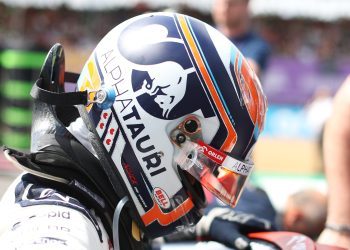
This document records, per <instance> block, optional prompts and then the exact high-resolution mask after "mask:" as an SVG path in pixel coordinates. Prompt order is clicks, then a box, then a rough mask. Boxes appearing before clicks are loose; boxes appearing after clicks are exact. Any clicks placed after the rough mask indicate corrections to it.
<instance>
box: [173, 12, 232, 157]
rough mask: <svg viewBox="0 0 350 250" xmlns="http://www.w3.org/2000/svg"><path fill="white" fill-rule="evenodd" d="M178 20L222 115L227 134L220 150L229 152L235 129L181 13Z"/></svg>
mask: <svg viewBox="0 0 350 250" xmlns="http://www.w3.org/2000/svg"><path fill="white" fill-rule="evenodd" d="M177 18H178V21H179V23H180V27H181V30H182V32H183V34H184V35H185V38H186V40H187V42H188V45H189V47H190V50H191V52H192V55H193V57H194V59H195V61H196V64H197V66H198V68H199V70H200V72H201V75H202V76H203V79H204V82H205V84H206V85H207V87H208V89H209V92H210V94H211V96H212V98H213V100H214V103H215V105H216V107H217V109H218V111H219V113H220V115H221V117H222V120H223V122H224V124H225V127H226V129H227V132H228V135H227V137H226V139H225V141H224V143H223V144H222V146H221V148H220V149H221V150H223V151H226V152H231V151H232V149H233V147H234V145H235V143H236V141H237V134H236V131H235V130H234V128H233V125H232V123H231V121H230V119H229V117H228V115H227V113H226V111H225V108H224V105H223V104H222V102H221V100H220V97H219V95H218V93H217V91H216V89H215V86H214V84H213V82H212V80H211V78H210V75H209V73H208V71H207V68H206V67H205V64H204V62H203V59H202V57H201V55H200V52H199V50H198V48H197V46H196V43H195V41H194V38H193V36H192V34H191V32H190V29H189V27H188V25H187V23H186V19H185V17H184V16H183V15H177Z"/></svg>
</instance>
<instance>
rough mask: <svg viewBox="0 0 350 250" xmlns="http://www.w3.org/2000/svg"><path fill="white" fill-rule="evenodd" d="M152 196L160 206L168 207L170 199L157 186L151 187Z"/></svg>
mask: <svg viewBox="0 0 350 250" xmlns="http://www.w3.org/2000/svg"><path fill="white" fill-rule="evenodd" d="M153 196H154V198H155V200H156V202H157V203H158V205H159V206H160V207H161V208H164V209H168V208H170V200H169V197H168V195H167V194H166V193H165V191H164V190H163V189H161V188H159V187H156V188H154V189H153Z"/></svg>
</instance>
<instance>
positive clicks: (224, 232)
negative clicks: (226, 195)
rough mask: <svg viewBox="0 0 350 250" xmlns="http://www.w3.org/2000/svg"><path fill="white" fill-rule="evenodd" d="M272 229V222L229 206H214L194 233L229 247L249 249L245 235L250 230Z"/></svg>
mask: <svg viewBox="0 0 350 250" xmlns="http://www.w3.org/2000/svg"><path fill="white" fill-rule="evenodd" d="M271 230H274V228H273V227H272V222H270V221H268V220H266V219H261V218H258V217H256V216H255V215H253V214H246V213H243V212H239V211H234V210H232V209H231V208H222V207H221V208H214V209H212V210H211V211H210V212H209V213H208V215H206V216H204V217H203V218H202V219H201V220H200V221H199V223H198V224H197V226H196V235H197V236H202V237H209V238H210V239H211V240H213V241H217V242H219V243H222V244H224V245H226V246H228V247H230V248H234V249H239V250H246V249H250V244H249V243H250V241H249V239H248V238H247V237H246V236H245V235H247V234H248V233H251V232H261V231H271Z"/></svg>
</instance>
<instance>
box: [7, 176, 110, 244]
mask: <svg viewBox="0 0 350 250" xmlns="http://www.w3.org/2000/svg"><path fill="white" fill-rule="evenodd" d="M0 221H1V223H0V246H1V248H2V249H87V250H90V249H112V244H111V241H110V240H109V238H108V235H107V233H106V230H105V228H104V226H103V224H102V222H101V220H100V218H99V217H98V216H97V215H96V214H95V212H94V210H93V209H90V208H88V207H86V206H84V205H83V204H81V202H79V200H78V199H77V198H73V197H70V196H68V195H66V194H65V193H63V192H60V191H58V190H55V189H54V188H52V187H50V186H49V185H46V184H43V183H41V182H40V181H38V179H37V178H35V177H34V176H32V175H31V174H22V175H20V176H19V177H18V178H17V179H16V180H15V181H14V182H13V183H12V185H11V186H10V187H9V188H8V190H7V191H6V193H5V194H4V196H3V198H2V200H1V202H0Z"/></svg>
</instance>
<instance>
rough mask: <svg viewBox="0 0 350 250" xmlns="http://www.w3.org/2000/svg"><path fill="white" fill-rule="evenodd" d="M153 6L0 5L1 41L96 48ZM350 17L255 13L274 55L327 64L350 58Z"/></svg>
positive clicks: (186, 10)
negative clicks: (321, 18) (331, 19)
mask: <svg viewBox="0 0 350 250" xmlns="http://www.w3.org/2000/svg"><path fill="white" fill-rule="evenodd" d="M159 10H162V9H161V8H160V9H151V8H150V7H148V6H147V5H145V4H138V5H136V6H135V7H134V8H132V9H114V10H109V11H92V10H90V11H82V12H79V11H75V10H71V9H67V8H65V7H64V6H62V7H61V8H60V9H34V8H27V9H21V8H12V7H8V6H5V5H3V4H1V3H0V13H1V15H0V34H6V36H0V45H2V46H3V47H4V46H5V47H6V46H12V47H18V48H28V47H29V48H33V47H36V48H38V47H39V48H47V47H50V46H51V45H52V44H53V43H55V42H57V41H60V42H61V43H62V44H64V45H65V46H74V47H80V48H93V47H94V46H95V45H96V43H97V42H98V41H99V40H100V39H101V38H102V37H103V36H104V35H105V34H106V33H107V32H108V31H109V30H110V29H111V28H113V27H114V26H116V25H117V24H118V23H120V22H122V21H124V20H126V19H128V18H130V17H132V16H135V15H138V14H141V13H144V12H147V11H159ZM177 11H179V12H182V13H185V14H188V15H191V16H194V17H197V18H199V19H201V20H203V21H206V22H208V23H211V24H213V20H212V17H211V14H210V13H202V12H199V11H197V10H193V9H189V8H188V7H186V6H179V8H178V10H177ZM349 24H350V21H349V20H339V21H337V22H336V23H334V22H331V23H328V22H321V21H315V20H308V19H292V20H283V19H281V18H279V17H272V16H270V17H253V27H254V29H256V30H258V31H259V33H260V34H261V35H262V36H263V37H264V38H265V39H266V40H267V41H268V42H269V43H270V44H271V46H272V49H273V53H275V54H279V55H285V56H289V57H298V58H301V59H302V60H307V59H310V58H317V59H318V60H321V61H323V62H326V63H331V62H332V61H333V60H334V59H348V58H349V56H350V43H349V41H350V30H349V29H348V28H347V27H348V26H349Z"/></svg>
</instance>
